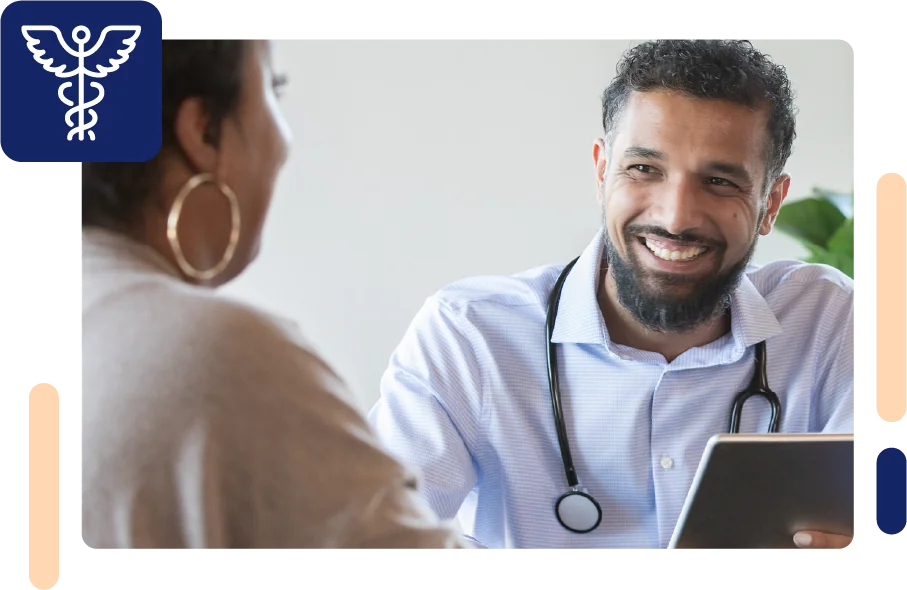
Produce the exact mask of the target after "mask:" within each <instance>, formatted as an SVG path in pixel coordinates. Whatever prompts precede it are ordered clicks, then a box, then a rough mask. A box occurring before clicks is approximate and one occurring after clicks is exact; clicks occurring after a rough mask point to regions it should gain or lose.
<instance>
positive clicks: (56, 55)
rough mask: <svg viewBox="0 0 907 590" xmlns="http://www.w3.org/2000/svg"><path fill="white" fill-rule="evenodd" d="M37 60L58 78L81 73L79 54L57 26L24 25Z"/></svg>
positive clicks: (24, 34) (25, 35) (29, 48)
mask: <svg viewBox="0 0 907 590" xmlns="http://www.w3.org/2000/svg"><path fill="white" fill-rule="evenodd" d="M22 36H24V37H25V40H26V41H27V45H28V50H29V51H31V53H32V57H34V58H35V61H36V62H38V63H39V64H41V65H42V66H44V69H45V70H46V71H48V72H51V73H53V74H56V76H57V77H58V78H70V77H72V76H75V75H76V74H78V73H79V54H78V52H77V51H76V50H75V49H73V48H72V47H70V46H69V45H68V44H67V43H66V40H65V39H63V34H62V33H61V32H60V29H58V28H57V27H52V26H46V25H34V26H24V27H22Z"/></svg>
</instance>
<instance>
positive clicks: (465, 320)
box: [370, 41, 853, 547]
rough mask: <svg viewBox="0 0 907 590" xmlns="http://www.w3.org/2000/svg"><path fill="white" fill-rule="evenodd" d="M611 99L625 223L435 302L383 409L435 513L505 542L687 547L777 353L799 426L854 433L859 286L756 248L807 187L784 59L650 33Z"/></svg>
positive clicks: (780, 387)
mask: <svg viewBox="0 0 907 590" xmlns="http://www.w3.org/2000/svg"><path fill="white" fill-rule="evenodd" d="M602 107H603V108H602V111H603V126H604V138H603V139H601V140H599V141H598V142H596V143H595V145H594V146H593V148H592V155H593V161H594V170H595V175H596V178H597V180H598V194H597V197H598V201H599V203H600V204H601V210H602V220H603V223H602V228H601V230H600V231H599V232H598V234H597V235H596V236H595V237H594V239H593V240H592V241H591V243H590V244H589V246H588V247H587V248H586V250H585V251H584V252H583V253H582V255H581V256H579V258H578V259H577V260H576V261H575V263H572V265H567V266H564V265H558V266H553V267H542V268H537V269H533V270H529V271H526V272H524V273H521V274H518V275H515V276H499V277H477V278H472V279H467V280H464V281H460V282H458V283H455V284H453V285H450V286H448V287H446V288H444V289H442V290H441V291H440V292H438V293H436V294H435V295H434V296H432V297H431V298H429V299H428V301H427V302H426V304H425V305H424V307H423V308H422V310H421V311H420V312H419V314H418V316H417V317H416V319H415V320H414V321H413V323H412V325H411V326H410V328H409V330H408V331H407V333H406V335H405V337H404V340H403V342H402V343H401V344H400V346H399V347H398V348H397V350H396V351H395V353H394V355H393V356H392V358H391V362H390V366H389V368H388V369H387V372H386V373H385V375H384V378H383V380H382V383H381V394H382V395H381V399H380V400H379V402H378V403H377V404H376V406H375V407H374V408H373V410H372V412H371V413H370V420H371V422H372V424H373V425H374V426H375V427H376V429H377V430H378V432H379V434H380V435H381V437H382V438H383V440H384V442H385V443H386V444H387V445H388V446H389V447H390V449H391V450H392V451H393V452H394V453H396V454H397V455H398V456H399V457H400V458H401V459H402V460H404V461H406V462H407V463H409V464H411V465H414V466H416V467H418V468H419V469H420V470H421V472H422V477H423V479H424V488H423V490H424V492H423V493H424V494H425V497H426V499H427V500H428V501H429V502H430V504H431V505H432V507H433V508H434V509H435V511H436V512H437V513H438V514H439V515H440V516H442V517H444V518H451V517H454V516H456V515H457V514H458V513H459V514H460V515H461V516H463V517H465V518H464V521H465V522H466V523H467V529H468V530H467V532H468V533H469V534H470V535H471V536H473V537H475V538H476V539H477V540H478V541H479V542H481V543H483V544H484V545H486V546H488V547H665V546H667V544H668V542H669V541H670V538H671V535H672V533H673V530H674V527H675V525H676V523H677V519H678V516H679V514H680V511H681V508H682V506H683V502H684V499H685V497H686V494H687V492H688V490H689V488H690V484H691V482H692V479H693V476H694V474H695V471H696V468H697V467H698V464H699V460H700V458H701V456H702V452H703V450H704V448H705V445H706V443H707V441H708V439H709V438H710V437H712V436H713V435H715V434H718V433H722V432H727V431H728V428H729V419H730V413H731V407H732V404H733V402H734V399H735V397H736V395H737V393H738V392H740V391H743V390H744V389H745V388H746V387H747V385H748V384H749V383H750V380H751V379H752V378H753V375H754V371H755V367H756V366H757V364H756V359H757V356H758V355H759V354H761V352H764V353H765V355H766V357H765V358H766V359H767V364H766V369H767V370H766V376H767V379H768V383H769V386H770V387H771V389H772V390H774V391H775V392H776V393H777V394H778V398H779V401H780V405H781V415H780V427H779V431H780V432H787V433H804V432H837V433H840V432H847V433H849V432H852V428H853V282H852V281H851V280H850V279H849V278H848V277H847V276H845V275H844V274H843V273H840V272H838V271H837V270H835V269H833V268H830V267H827V266H822V265H812V264H805V263H802V262H797V261H778V262H773V263H771V264H767V265H765V266H761V267H760V266H756V265H753V264H751V262H750V260H751V257H752V255H753V252H754V250H755V247H756V244H757V241H758V239H759V236H760V235H766V234H768V233H769V232H770V231H771V229H772V224H773V223H774V220H775V217H776V216H777V214H778V210H779V208H780V207H781V204H782V201H783V200H784V198H785V196H786V195H787V191H788V187H789V185H790V178H789V177H788V176H787V175H786V174H785V173H784V166H785V163H786V161H787V158H788V156H789V155H790V152H791V145H792V143H793V140H794V136H795V130H794V128H795V113H794V107H793V100H792V93H791V89H790V84H789V81H788V79H787V77H786V75H785V73H784V70H783V68H781V67H779V66H777V65H775V64H773V63H772V62H771V61H770V60H769V59H768V58H767V57H766V56H764V55H762V54H761V53H759V52H758V51H756V50H755V49H754V48H753V47H752V46H751V45H750V44H749V43H745V42H727V41H659V42H650V43H644V44H641V45H638V46H636V47H635V48H633V49H631V50H630V51H629V52H628V53H627V54H626V55H625V56H624V59H623V60H622V61H621V63H620V66H619V68H618V74H617V76H616V78H615V79H614V80H613V81H612V83H611V84H610V86H609V87H608V88H607V90H606V91H605V92H604V94H603V97H602ZM552 294H553V296H552ZM552 303H553V304H554V309H553V310H552V311H553V313H551V314H550V316H549V308H550V307H551V305H550V304H552ZM546 328H547V332H548V336H549V339H550V342H551V343H552V344H551V347H550V348H549V339H546V338H545V336H546ZM549 351H553V352H552V354H553V356H554V358H553V360H554V362H555V363H556V367H554V368H553V370H552V372H551V373H552V374H549V370H548V362H549V361H548V355H549ZM760 351H761V352H760ZM549 379H552V380H554V381H555V382H556V385H557V389H556V390H557V391H559V401H560V411H553V410H552V406H553V404H552V396H551V395H550V393H549V386H550V385H551V384H550V381H549ZM556 415H560V416H561V418H562V420H561V422H562V424H563V428H558V427H557V422H558V421H557V420H556V419H555V417H556ZM771 416H772V411H771V409H770V407H769V405H768V403H767V402H765V401H764V400H763V399H762V398H752V399H751V400H750V401H749V402H747V403H746V406H745V408H744V410H743V412H742V418H741V419H740V423H739V426H740V431H741V432H766V431H767V430H768V429H769V427H770V422H771ZM564 441H569V458H570V459H572V466H571V465H570V461H566V460H565V458H564V457H563V456H562V451H561V444H562V443H563V442H564ZM571 488H576V491H575V492H573V493H569V492H570V491H571ZM565 492H568V494H567V495H566V496H564V494H565ZM589 497H591V498H594V499H595V502H596V503H597V504H598V506H600V508H601V518H600V520H599V519H598V518H597V514H596V511H595V510H594V509H593V508H592V506H594V504H593V503H591V502H589V501H587V498H589ZM561 498H564V499H563V501H562V500H561ZM556 507H557V509H556ZM590 519H591V520H590ZM470 521H471V523H472V524H471V525H470V524H468V523H469V522H470ZM587 529H588V530H587ZM578 531H579V532H578ZM795 540H796V542H797V544H798V545H800V546H810V547H842V546H845V545H847V544H848V543H849V541H850V539H848V538H842V537H838V536H834V535H827V534H824V533H822V532H820V531H803V532H802V534H798V535H797V536H796V539H795Z"/></svg>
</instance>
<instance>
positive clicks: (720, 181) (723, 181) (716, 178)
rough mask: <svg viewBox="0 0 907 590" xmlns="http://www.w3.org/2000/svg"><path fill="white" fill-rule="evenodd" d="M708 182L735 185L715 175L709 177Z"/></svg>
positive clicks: (717, 184)
mask: <svg viewBox="0 0 907 590" xmlns="http://www.w3.org/2000/svg"><path fill="white" fill-rule="evenodd" d="M709 184H714V185H715V186H737V185H735V184H734V183H733V182H731V181H730V180H728V179H726V178H718V177H715V176H713V177H712V178H710V179H709Z"/></svg>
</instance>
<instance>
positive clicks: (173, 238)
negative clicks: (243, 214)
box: [167, 174, 240, 281]
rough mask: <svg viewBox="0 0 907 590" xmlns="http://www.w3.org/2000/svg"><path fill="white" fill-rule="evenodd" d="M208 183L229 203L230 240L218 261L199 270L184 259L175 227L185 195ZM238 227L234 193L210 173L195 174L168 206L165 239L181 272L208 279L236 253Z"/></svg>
mask: <svg viewBox="0 0 907 590" xmlns="http://www.w3.org/2000/svg"><path fill="white" fill-rule="evenodd" d="M208 183H210V184H214V185H215V186H216V187H217V190H219V191H220V192H221V194H222V195H224V197H226V198H227V201H229V203H230V218H231V227H230V241H229V242H228V243H227V249H226V250H225V251H224V255H223V257H222V258H221V259H220V262H218V263H217V264H216V265H215V266H214V267H213V268H210V269H208V270H199V269H197V268H195V267H194V266H192V265H191V264H190V263H189V261H188V260H186V256H185V255H184V254H183V249H182V247H180V241H179V236H178V235H177V232H176V227H177V224H178V223H179V220H180V214H181V213H182V211H183V203H184V202H185V200H186V197H188V196H189V193H191V192H192V191H194V190H195V189H197V188H198V187H199V186H201V185H203V184H208ZM239 228H240V215H239V200H238V199H237V198H236V193H234V192H233V190H232V189H231V188H230V187H229V186H227V185H226V184H225V183H223V182H217V181H215V179H214V176H213V175H211V174H196V175H195V176H193V177H192V178H190V179H189V180H188V181H186V184H184V185H183V188H181V189H180V192H179V193H177V195H176V199H174V200H173V205H172V206H171V207H170V215H168V216H167V239H168V240H169V241H170V247H171V248H172V249H173V255H174V257H175V258H176V262H177V264H179V267H180V269H181V270H182V271H183V273H185V274H186V275H187V276H190V277H192V278H194V279H197V280H199V281H210V280H211V279H213V278H214V277H216V276H218V275H219V274H220V273H222V272H224V269H226V268H227V265H228V264H230V261H231V260H233V255H234V254H235V253H236V245H237V243H239Z"/></svg>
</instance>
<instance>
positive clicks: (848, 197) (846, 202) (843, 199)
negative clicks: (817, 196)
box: [816, 191, 853, 218]
mask: <svg viewBox="0 0 907 590" xmlns="http://www.w3.org/2000/svg"><path fill="white" fill-rule="evenodd" d="M816 192H818V191H816ZM822 194H823V196H824V197H825V198H826V199H828V200H829V201H831V204H832V205H834V206H835V207H837V208H838V211H840V212H841V214H842V215H844V217H846V218H851V217H853V193H852V192H851V193H847V194H845V193H833V192H828V191H826V192H823V193H822Z"/></svg>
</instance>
